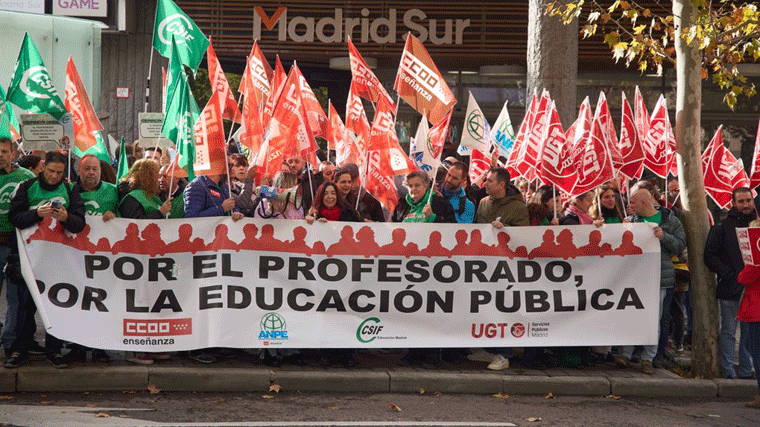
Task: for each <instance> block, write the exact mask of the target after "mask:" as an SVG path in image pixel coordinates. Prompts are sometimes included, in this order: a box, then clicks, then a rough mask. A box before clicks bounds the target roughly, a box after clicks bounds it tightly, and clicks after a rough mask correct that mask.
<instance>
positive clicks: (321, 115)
mask: <svg viewBox="0 0 760 427" xmlns="http://www.w3.org/2000/svg"><path fill="white" fill-rule="evenodd" d="M293 68H295V70H296V74H297V75H298V83H299V85H300V87H301V101H302V102H303V107H304V109H305V110H306V118H307V119H308V121H307V122H308V124H309V130H311V133H312V135H314V136H319V137H322V138H327V115H326V114H325V110H323V109H322V104H320V103H319V100H318V99H317V97H316V96H315V95H314V92H313V91H312V90H311V86H309V83H308V82H307V81H306V78H304V76H303V74H302V73H301V70H300V69H299V68H298V66H297V65H296V64H295V63H293Z"/></svg>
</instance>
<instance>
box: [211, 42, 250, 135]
mask: <svg viewBox="0 0 760 427" xmlns="http://www.w3.org/2000/svg"><path fill="white" fill-rule="evenodd" d="M206 60H207V62H208V78H209V80H210V81H211V88H212V89H213V91H214V94H215V95H216V96H217V97H218V98H219V107H220V108H221V110H222V118H225V119H227V120H232V121H234V122H237V123H240V121H241V120H242V117H241V115H240V108H238V105H237V101H236V100H235V97H234V96H233V95H232V91H231V90H230V84H229V82H227V76H225V75H224V71H222V64H220V63H219V58H217V57H216V52H215V51H214V47H213V46H212V44H211V38H209V43H208V49H207V50H206Z"/></svg>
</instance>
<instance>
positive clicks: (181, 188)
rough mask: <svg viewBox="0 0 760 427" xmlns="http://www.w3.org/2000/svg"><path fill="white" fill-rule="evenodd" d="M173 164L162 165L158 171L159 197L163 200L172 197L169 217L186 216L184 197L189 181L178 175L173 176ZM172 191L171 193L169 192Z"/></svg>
mask: <svg viewBox="0 0 760 427" xmlns="http://www.w3.org/2000/svg"><path fill="white" fill-rule="evenodd" d="M171 172H172V170H171V165H164V166H161V169H160V170H159V171H158V191H159V194H158V197H159V198H161V201H162V202H165V201H166V200H167V199H171V201H172V208H171V210H170V211H169V218H184V217H185V199H184V198H183V197H182V195H183V193H184V192H185V186H186V185H187V181H185V179H184V178H180V177H178V176H172V174H171ZM170 191H171V195H170V194H169V192H170Z"/></svg>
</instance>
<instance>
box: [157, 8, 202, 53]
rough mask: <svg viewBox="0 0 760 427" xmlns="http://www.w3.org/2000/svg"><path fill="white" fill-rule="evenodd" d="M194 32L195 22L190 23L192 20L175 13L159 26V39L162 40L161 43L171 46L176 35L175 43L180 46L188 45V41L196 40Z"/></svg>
mask: <svg viewBox="0 0 760 427" xmlns="http://www.w3.org/2000/svg"><path fill="white" fill-rule="evenodd" d="M192 30H193V22H192V21H190V18H188V17H187V16H185V15H182V14H181V13H175V14H173V15H169V16H167V17H166V18H164V20H163V21H161V23H159V24H158V39H159V40H161V43H163V44H165V45H167V46H171V44H172V35H174V41H175V42H176V43H177V44H178V45H180V44H187V42H188V40H189V41H193V40H195V36H193V34H192V33H191V31H192Z"/></svg>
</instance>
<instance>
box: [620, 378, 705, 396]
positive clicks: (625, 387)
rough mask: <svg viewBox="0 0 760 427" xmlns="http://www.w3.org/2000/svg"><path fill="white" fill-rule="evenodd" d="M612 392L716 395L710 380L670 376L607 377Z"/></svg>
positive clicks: (621, 393) (655, 394) (652, 394)
mask: <svg viewBox="0 0 760 427" xmlns="http://www.w3.org/2000/svg"><path fill="white" fill-rule="evenodd" d="M609 381H610V384H611V385H612V394H616V395H618V396H641V397H661V396H662V397H716V396H717V395H718V385H717V384H715V382H714V381H712V380H695V379H671V378H651V377H650V378H609Z"/></svg>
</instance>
